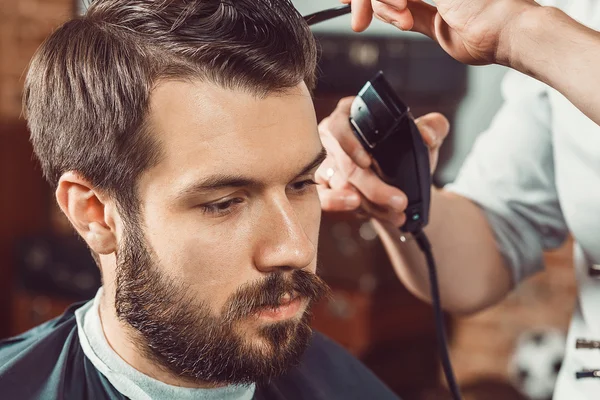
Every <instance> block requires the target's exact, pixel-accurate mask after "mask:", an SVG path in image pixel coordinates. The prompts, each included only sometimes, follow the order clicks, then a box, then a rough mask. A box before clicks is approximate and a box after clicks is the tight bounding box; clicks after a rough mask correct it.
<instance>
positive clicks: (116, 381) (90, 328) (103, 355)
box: [75, 288, 255, 400]
mask: <svg viewBox="0 0 600 400" xmlns="http://www.w3.org/2000/svg"><path fill="white" fill-rule="evenodd" d="M101 296H102V288H100V290H98V293H97V294H96V297H95V298H94V300H92V301H90V302H88V303H87V304H85V305H84V306H82V307H81V308H79V309H77V311H75V318H76V319H77V327H78V331H79V342H80V344H81V347H82V349H83V352H84V353H85V355H86V356H87V358H89V360H90V361H91V362H92V364H93V365H94V367H96V369H97V370H98V371H100V372H101V373H102V374H103V375H104V376H106V378H107V379H108V380H109V382H110V383H111V384H112V385H113V386H114V387H115V388H116V389H117V390H118V391H119V392H121V394H123V395H124V396H127V397H128V398H130V399H132V400H151V399H181V400H184V399H189V400H250V399H252V398H253V396H254V390H255V385H251V386H234V385H232V386H226V387H221V388H217V389H190V388H184V387H178V386H173V385H168V384H166V383H163V382H160V381H158V380H156V379H154V378H151V377H149V376H147V375H144V374H143V373H141V372H139V371H138V370H136V369H135V368H133V367H132V366H131V365H129V364H127V363H126V362H125V361H124V360H123V359H122V358H121V357H120V356H119V355H118V354H117V353H116V352H115V351H114V350H113V349H112V347H110V345H109V344H108V341H107V340H106V337H105V336H104V331H103V329H102V322H101V321H100V314H99V312H98V305H99V302H100V297H101Z"/></svg>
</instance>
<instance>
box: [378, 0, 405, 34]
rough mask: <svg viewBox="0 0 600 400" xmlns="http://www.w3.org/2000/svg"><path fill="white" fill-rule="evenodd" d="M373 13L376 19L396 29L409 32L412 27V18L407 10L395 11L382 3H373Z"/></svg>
mask: <svg viewBox="0 0 600 400" xmlns="http://www.w3.org/2000/svg"><path fill="white" fill-rule="evenodd" d="M373 12H374V13H375V15H376V16H377V17H378V18H380V19H382V20H383V21H385V22H387V23H390V24H392V25H394V26H395V27H396V28H399V29H402V30H409V29H411V28H412V26H413V17H412V14H411V12H410V11H409V10H408V9H407V8H404V9H397V8H395V7H392V6H389V5H387V4H385V3H383V2H380V1H375V2H373Z"/></svg>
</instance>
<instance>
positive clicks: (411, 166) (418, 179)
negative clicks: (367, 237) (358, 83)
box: [350, 71, 432, 233]
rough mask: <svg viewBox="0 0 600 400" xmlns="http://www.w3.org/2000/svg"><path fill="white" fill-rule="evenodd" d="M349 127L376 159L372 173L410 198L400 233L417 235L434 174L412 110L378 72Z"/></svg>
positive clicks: (356, 106) (355, 104)
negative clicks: (432, 174)
mask: <svg viewBox="0 0 600 400" xmlns="http://www.w3.org/2000/svg"><path fill="white" fill-rule="evenodd" d="M350 124H351V125H352V130H353V131H354V133H355V135H356V137H357V138H358V139H359V141H360V142H361V144H362V145H363V147H364V148H365V150H366V151H367V152H368V153H369V154H370V155H371V156H372V157H373V165H372V169H373V170H374V171H375V172H376V173H377V174H378V175H379V176H380V177H381V178H382V180H383V181H385V182H386V183H387V184H389V185H392V186H395V187H397V188H398V189H400V190H402V191H403V192H404V193H405V194H406V196H407V198H408V206H407V208H406V222H405V223H404V225H403V226H401V227H400V229H401V230H402V231H404V232H410V233H416V232H419V231H420V230H422V229H423V228H424V227H425V226H426V225H427V223H428V220H429V204H430V196H431V182H432V179H431V171H430V166H429V150H428V148H427V146H426V145H425V143H424V141H423V138H422V137H421V133H420V132H419V130H418V128H417V126H416V125H415V122H414V118H413V116H412V115H411V113H410V110H409V108H408V107H407V106H406V105H405V104H404V103H403V102H402V101H401V100H400V98H399V97H398V95H397V94H396V93H395V92H394V90H393V89H392V87H391V85H390V84H389V83H388V81H387V80H386V79H385V77H384V76H383V72H381V71H379V72H378V73H377V75H375V77H374V78H373V79H371V80H370V81H369V82H367V83H366V84H365V85H364V86H363V88H362V89H361V90H360V92H359V93H358V96H357V97H356V98H355V100H354V102H353V103H352V108H351V111H350Z"/></svg>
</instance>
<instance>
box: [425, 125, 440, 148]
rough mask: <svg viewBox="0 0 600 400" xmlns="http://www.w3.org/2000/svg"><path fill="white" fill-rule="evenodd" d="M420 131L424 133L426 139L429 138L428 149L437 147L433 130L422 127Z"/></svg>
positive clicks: (436, 139)
mask: <svg viewBox="0 0 600 400" xmlns="http://www.w3.org/2000/svg"><path fill="white" fill-rule="evenodd" d="M421 130H424V131H425V135H427V137H428V138H429V140H428V141H429V147H436V146H437V144H438V143H437V141H438V138H437V135H436V134H435V132H434V130H433V129H431V128H429V127H427V126H423V127H421Z"/></svg>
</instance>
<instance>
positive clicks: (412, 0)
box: [408, 0, 437, 41]
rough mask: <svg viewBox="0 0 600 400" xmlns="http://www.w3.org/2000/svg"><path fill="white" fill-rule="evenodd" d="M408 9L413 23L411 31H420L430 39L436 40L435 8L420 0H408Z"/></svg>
mask: <svg viewBox="0 0 600 400" xmlns="http://www.w3.org/2000/svg"><path fill="white" fill-rule="evenodd" d="M408 9H409V10H410V12H411V13H412V16H413V19H414V25H413V27H412V29H411V31H413V32H418V33H422V34H423V35H425V36H428V37H429V38H430V39H433V40H435V41H437V38H436V34H435V16H436V14H437V8H435V7H434V6H432V5H430V4H427V3H425V2H423V1H421V0H409V1H408Z"/></svg>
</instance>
